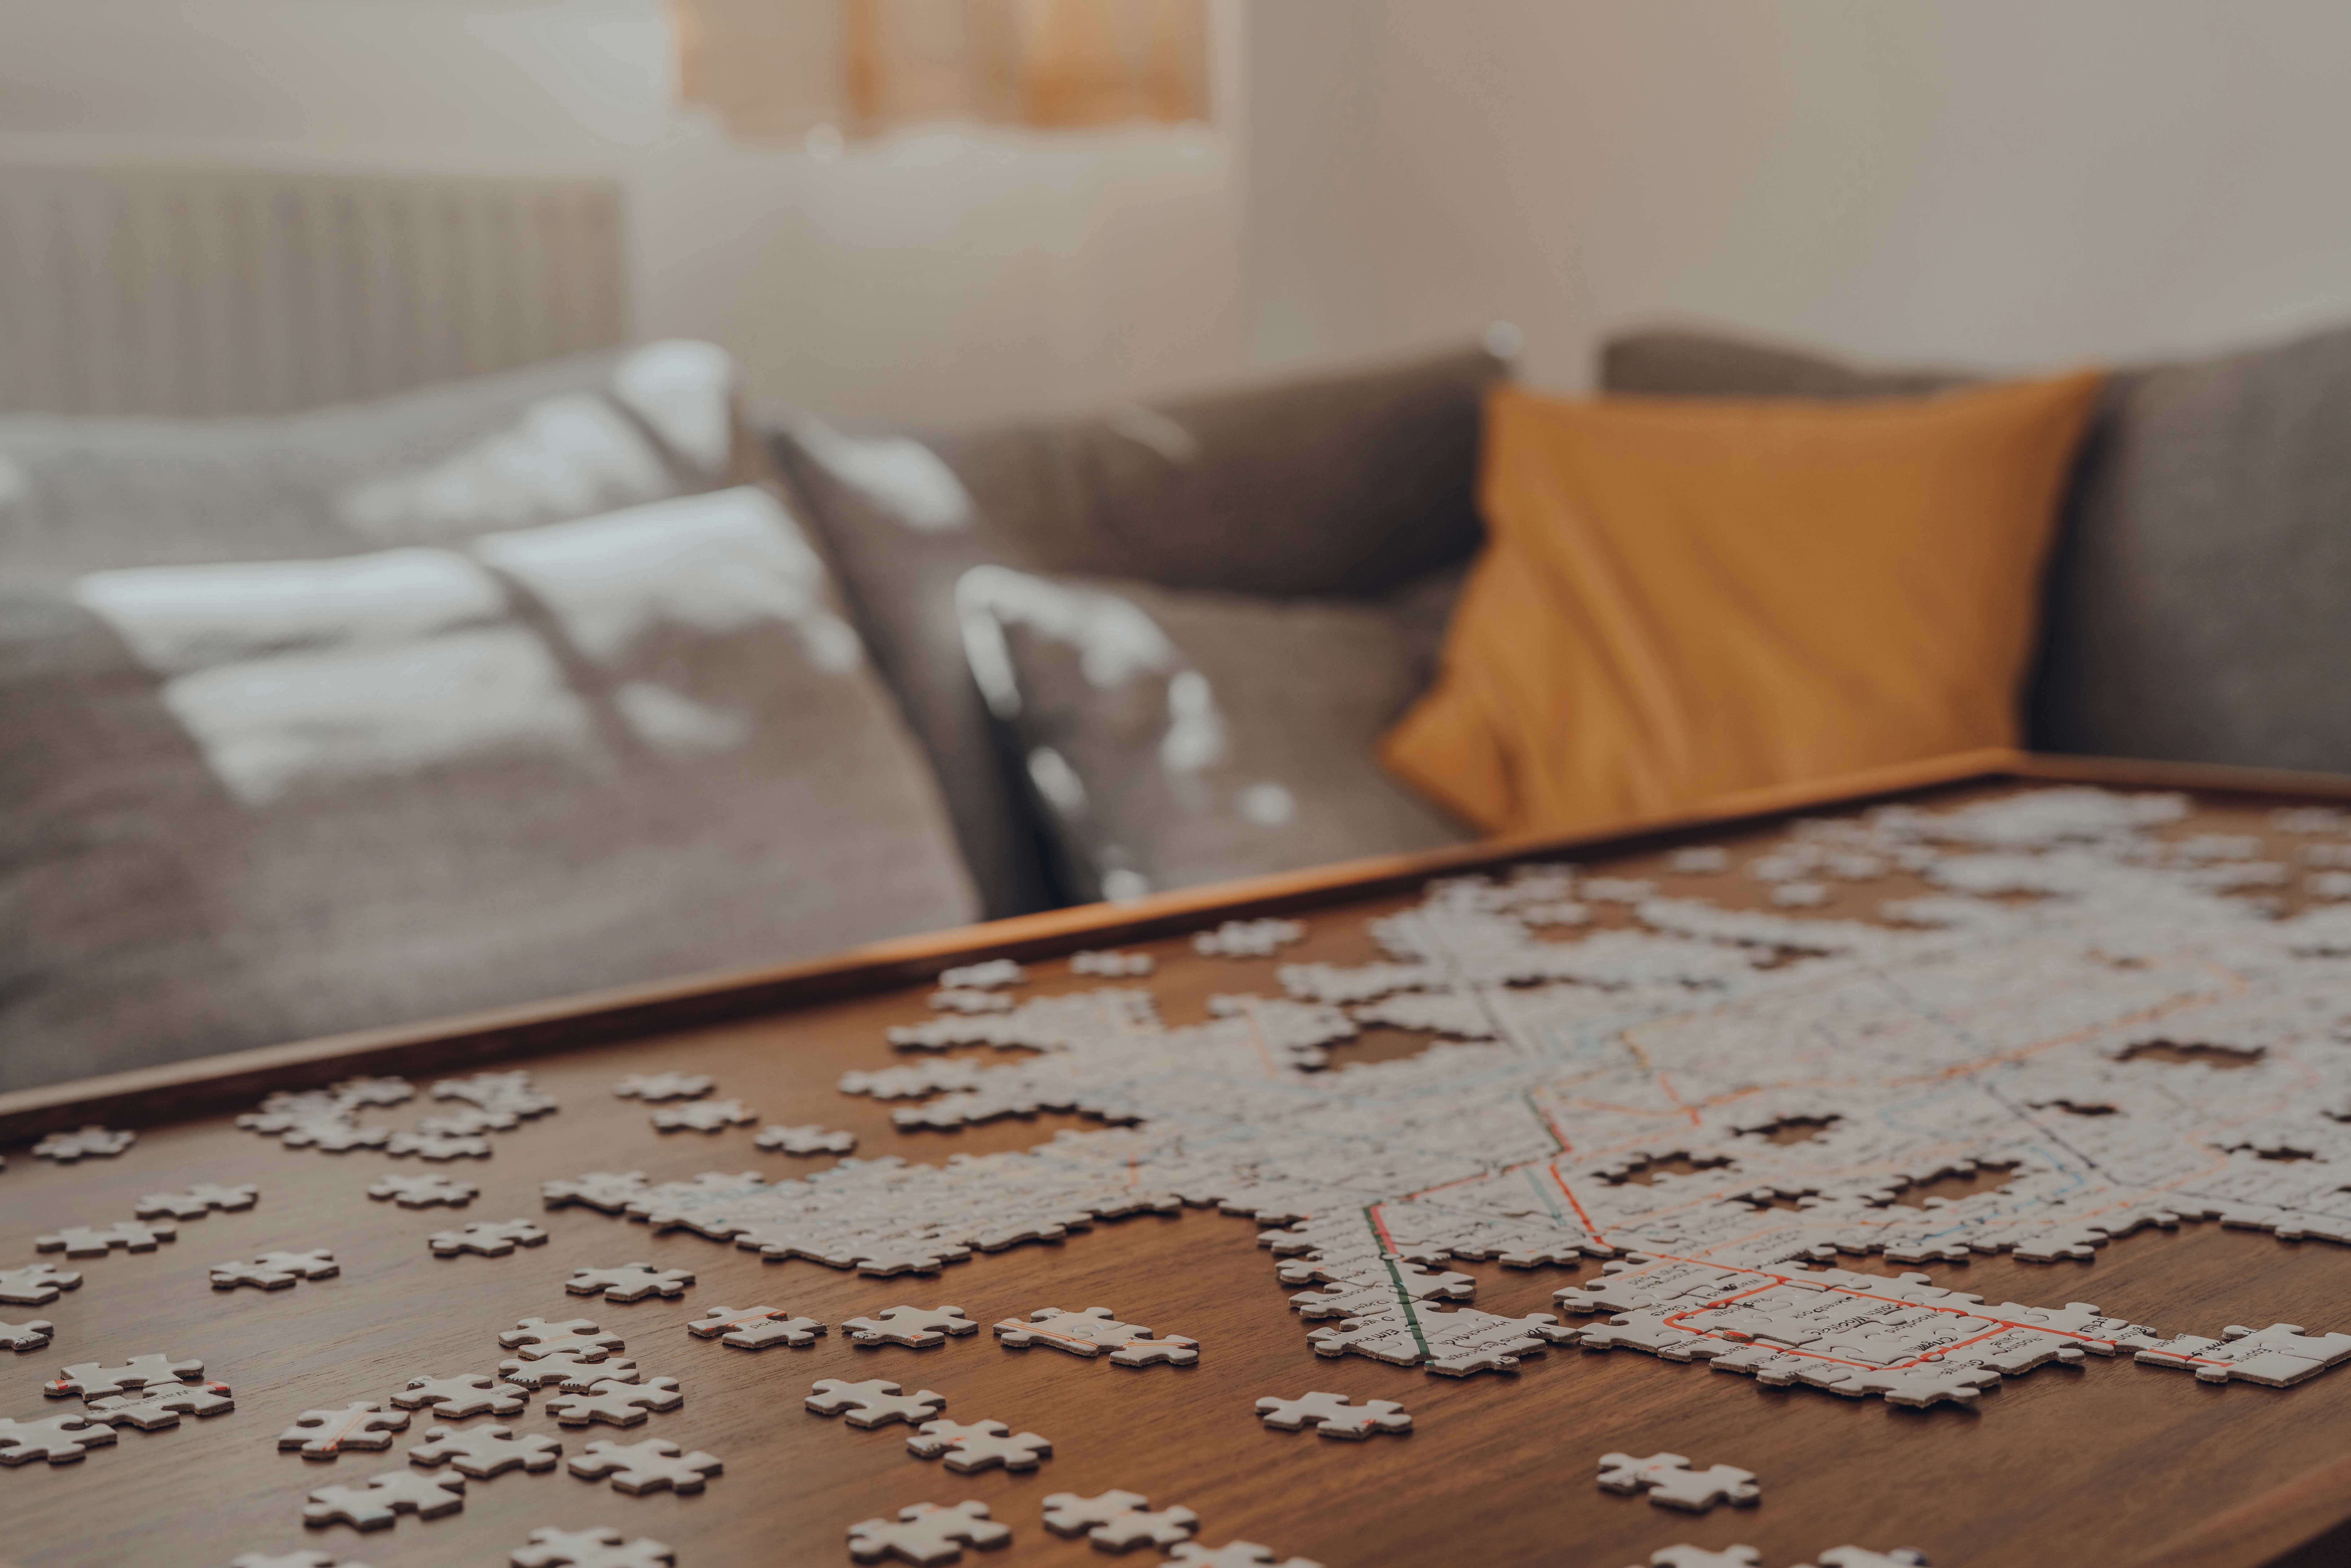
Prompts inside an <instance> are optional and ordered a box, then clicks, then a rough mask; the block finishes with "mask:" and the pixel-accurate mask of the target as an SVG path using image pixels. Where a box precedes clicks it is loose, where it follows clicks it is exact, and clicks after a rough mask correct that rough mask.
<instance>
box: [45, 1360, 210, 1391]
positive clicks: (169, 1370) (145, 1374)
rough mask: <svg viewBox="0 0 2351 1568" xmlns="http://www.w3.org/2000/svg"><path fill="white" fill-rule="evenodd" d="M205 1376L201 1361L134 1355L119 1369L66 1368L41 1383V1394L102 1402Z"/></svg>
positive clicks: (92, 1364)
mask: <svg viewBox="0 0 2351 1568" xmlns="http://www.w3.org/2000/svg"><path fill="white" fill-rule="evenodd" d="M202 1376H204V1363H203V1362H201V1361H173V1360H172V1358H171V1357H170V1356H168V1355H161V1354H148V1355H134V1356H132V1357H131V1359H130V1360H129V1361H126V1362H124V1363H123V1364H121V1365H120V1366H107V1365H105V1364H101V1363H99V1362H95V1361H80V1362H76V1363H74V1364H72V1365H71V1366H68V1367H67V1368H65V1370H64V1371H63V1372H61V1373H60V1374H58V1375H57V1377H56V1378H55V1379H54V1380H53V1381H51V1382H48V1383H44V1384H42V1385H41V1392H42V1393H44V1394H46V1395H47V1396H49V1397H50V1398H52V1399H72V1398H76V1397H79V1398H82V1399H100V1398H103V1397H105V1396H107V1395H110V1394H120V1393H122V1392H123V1391H124V1390H126V1389H131V1388H146V1387H149V1386H150V1385H167V1384H172V1383H193V1382H195V1381H196V1380H197V1379H198V1378H200V1377H202Z"/></svg>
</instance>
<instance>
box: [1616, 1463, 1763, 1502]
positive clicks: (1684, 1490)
mask: <svg viewBox="0 0 2351 1568" xmlns="http://www.w3.org/2000/svg"><path fill="white" fill-rule="evenodd" d="M1600 1484H1601V1486H1602V1487H1603V1488H1604V1490H1608V1491H1613V1492H1626V1493H1630V1492H1637V1491H1640V1490H1643V1489H1644V1488H1646V1489H1647V1490H1648V1493H1649V1500H1650V1501H1651V1502H1653V1503H1656V1504H1657V1505H1658V1506H1659V1507H1661V1508H1678V1509H1680V1510H1682V1511H1685V1512H1687V1513H1704V1512H1705V1511H1707V1510H1708V1509H1710V1508H1712V1507H1713V1506H1714V1505H1715V1504H1716V1503H1719V1502H1728V1503H1735V1504H1737V1505H1739V1506H1740V1507H1745V1506H1746V1505H1747V1504H1749V1503H1751V1502H1753V1501H1754V1500H1756V1499H1758V1498H1760V1497H1761V1496H1762V1495H1763V1492H1762V1489H1761V1488H1760V1487H1758V1486H1757V1485H1756V1484H1755V1472H1754V1471H1752V1470H1742V1469H1737V1468H1735V1467H1733V1466H1730V1465H1709V1466H1708V1467H1707V1468H1706V1469H1702V1470H1699V1469H1691V1468H1690V1462H1689V1461H1688V1460H1687V1459H1686V1458H1682V1457H1681V1456H1680V1455H1679V1454H1651V1455H1650V1456H1649V1457H1648V1458H1646V1459H1642V1458H1634V1457H1633V1456H1632V1455H1630V1454H1603V1455H1601V1456H1600Z"/></svg>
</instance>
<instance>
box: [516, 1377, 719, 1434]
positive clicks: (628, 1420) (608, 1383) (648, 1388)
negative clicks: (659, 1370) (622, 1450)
mask: <svg viewBox="0 0 2351 1568" xmlns="http://www.w3.org/2000/svg"><path fill="white" fill-rule="evenodd" d="M684 1403H685V1396H684V1394H683V1393H682V1392H680V1391H679V1389H678V1386H677V1379H676V1378H674V1377H653V1378H648V1379H646V1380H645V1381H644V1382H643V1383H639V1382H637V1381H635V1380H634V1378H633V1377H632V1378H631V1379H630V1380H628V1381H626V1382H622V1381H621V1380H618V1379H611V1380H602V1379H600V1380H599V1381H598V1382H597V1384H596V1385H595V1386H594V1387H592V1388H590V1389H589V1390H587V1391H586V1392H585V1393H580V1394H565V1395H562V1396H559V1397H556V1398H553V1399H549V1401H548V1402H547V1413H548V1414H549V1416H553V1417H554V1418H555V1419H556V1420H558V1421H559V1422H561V1423H562V1424H563V1425H564V1426H566V1427H585V1426H587V1425H588V1424H589V1423H590V1422H591V1421H601V1422H603V1423H604V1424H605V1425H606V1426H608V1427H635V1426H640V1425H643V1421H644V1419H645V1416H646V1413H647V1412H649V1411H654V1410H663V1411H667V1410H674V1409H676V1408H677V1407H678V1406H681V1405H683V1404H684Z"/></svg>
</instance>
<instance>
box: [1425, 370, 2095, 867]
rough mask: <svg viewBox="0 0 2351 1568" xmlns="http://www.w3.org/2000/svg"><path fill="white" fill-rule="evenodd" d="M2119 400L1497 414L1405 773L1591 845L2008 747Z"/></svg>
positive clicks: (1517, 409) (1567, 405)
mask: <svg viewBox="0 0 2351 1568" xmlns="http://www.w3.org/2000/svg"><path fill="white" fill-rule="evenodd" d="M2102 379H2103V378H2101V377H2099V376H2097V375H2095V374H2080V375H2071V376H2064V377H2060V378H2056V379H2053V380H2049V381H2037V382H2018V383H2011V384H2008V385H2003V386H1996V387H1991V388H1988V389H1984V390H1978V391H1968V392H1949V393H1945V394H1943V395H1940V396H1937V397H1932V398H1924V399H1915V400H1900V401H1888V402H1869V403H1845V402H1840V403H1834V404H1831V403H1807V402H1781V401H1773V402H1712V401H1694V400H1685V399H1671V400H1665V399H1660V400H1657V401H1655V402H1652V401H1648V400H1643V399H1613V400H1604V401H1599V402H1589V401H1573V400H1567V399H1559V398H1546V397H1541V396H1537V395H1534V394H1532V393H1529V392H1520V391H1518V390H1515V389H1505V390H1502V391H1498V392H1494V393H1493V394H1491V397H1490V399H1489V403H1488V409H1487V425H1486V451H1485V463H1484V471H1483V474H1482V476H1481V480H1480V488H1481V497H1482V501H1483V504H1484V507H1485V511H1486V520H1487V524H1488V527H1489V530H1490V538H1489V543H1488V545H1487V549H1486V552H1485V554H1484V556H1483V557H1482V558H1481V559H1479V562H1478V565H1477V567H1476V570H1474V572H1473V573H1472V576H1471V579H1470V581H1469V586H1468V591H1466V592H1465V593H1464V594H1463V596H1462V600H1461V603H1460V607H1459V608H1458V610H1457V611H1456V612H1455V615H1454V620H1453V624H1452V627H1451V629H1450V631H1449V632H1447V643H1446V651H1445V664H1444V668H1443V671H1442V673H1441V674H1440V675H1439V677H1438V680H1437V685H1435V687H1434V688H1432V689H1431V690H1430V692H1429V693H1428V695H1426V696H1425V697H1423V698H1422V699H1421V700H1420V702H1419V703H1418V704H1417V705H1416V706H1414V708H1413V709H1412V711H1411V712H1409V713H1408V714H1406V715H1405V717H1404V720H1403V721H1402V722H1401V723H1400V724H1399V725H1397V727H1395V729H1394V730H1392V731H1391V732H1390V733H1389V735H1388V736H1387V737H1386V739H1385V741H1384V743H1383V746H1382V755H1383V758H1384V760H1385V761H1386V763H1387V766H1388V767H1389V768H1390V769H1391V770H1392V771H1394V772H1395V774H1396V775H1397V776H1399V777H1400V778H1402V779H1405V781H1406V782H1407V783H1410V784H1412V785H1414V786H1415V787H1416V788H1417V789H1421V790H1423V791H1424V792H1426V794H1428V795H1429V796H1431V797H1432V798H1433V799H1435V800H1437V801H1438V802H1439V803H1440V804H1442V805H1444V806H1446V807H1447V808H1448V809H1450V810H1453V811H1454V812H1456V813H1457V814H1458V815H1459V816H1461V817H1462V818H1464V819H1465V820H1466V821H1469V822H1471V823H1473V824H1475V825H1476V826H1478V827H1479V828H1482V829H1485V830H1486V831H1489V832H1549V833H1558V832H1574V831H1586V830H1592V829H1597V828H1604V827H1608V826H1612V825H1614V824H1618V823H1623V822H1629V821H1640V820H1643V819H1647V818H1655V817H1659V816H1664V815H1667V814H1669V813H1672V812H1674V811H1677V810H1682V809H1685V808H1687V807H1689V806H1692V805H1695V804H1697V803H1698V802H1699V801H1702V800H1708V799H1710V798H1712V797H1715V796H1718V795H1724V794H1729V793H1732V792H1735V791H1739V790H1744V789H1762V788H1766V787H1769V786H1772V785H1779V784H1791V783H1797V782H1801V781H1802V780H1805V779H1821V778H1826V777H1830V776H1832V775H1835V774H1839V773H1848V772H1855V771H1859V770H1861V769H1864V768H1876V767H1880V766H1884V765H1886V764H1891V763H1898V762H1905V761H1909V760H1913V759H1916V758H1924V757H1934V756H1940V755H1942V754H1945V753H1948V752H1955V751H1968V750H1973V749H1976V748H1979V747H1999V746H2012V745H2014V744H2016V741H2017V737H2018V728H2019V727H2018V719H2017V705H2018V690H2019V687H2020V685H2021V683H2022V680H2023V678H2024V674H2025V666H2026V664H2027V662H2028V660H2029V659H2030V658H2031V656H2032V646H2033V637H2034V632H2035V627H2036V622H2037V619H2038V610H2039V589H2040V582H2041V572H2042V566H2043V559H2044V558H2045V557H2046V555H2047V553H2048V547H2049V543H2050V539H2051V537H2052V534H2053V530H2054V527H2055V523H2056V517H2057V510H2058V503H2059V500H2060V497H2061V494H2062V492H2063V490H2064V483H2065V476H2066V471H2067V468H2068V466H2069V464H2070V461H2071V459H2072V456H2073V453H2074V446H2075V445H2076V444H2077V443H2078V442H2079V441H2080V439H2081V435H2082V431H2083V428H2084V426H2085V423H2087V421H2088V419H2089V415H2090V413H2091V409H2092V406H2093V405H2094V403H2095V402H2096V399H2097V395H2098V390H2099V387H2100V385H2101V383H2102Z"/></svg>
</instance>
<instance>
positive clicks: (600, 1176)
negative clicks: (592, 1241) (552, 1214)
mask: <svg viewBox="0 0 2351 1568" xmlns="http://www.w3.org/2000/svg"><path fill="white" fill-rule="evenodd" d="M649 1186H651V1184H650V1183H648V1182H647V1181H646V1180H645V1173H644V1172H643V1171H590V1172H588V1173H587V1174H586V1175H584V1176H566V1177H562V1178H560V1179H558V1180H555V1181H543V1182H541V1183H539V1184H538V1196H539V1197H540V1198H541V1199H542V1200H544V1201H545V1202H546V1204H547V1207H549V1208H561V1207H563V1206H564V1205H566V1204H571V1203H578V1204H585V1205H586V1206H587V1207H590V1208H601V1209H602V1210H603V1211H604V1212H605V1213H607V1214H618V1213H620V1212H621V1211H622V1210H623V1209H625V1208H627V1207H629V1204H630V1203H631V1202H632V1200H633V1199H635V1198H638V1197H643V1195H644V1193H645V1191H646V1190H647V1188H648V1187H649Z"/></svg>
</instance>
